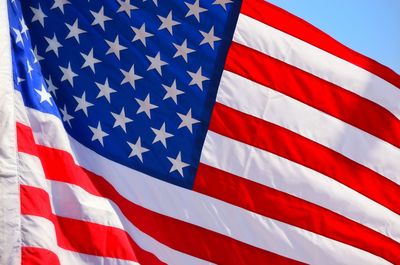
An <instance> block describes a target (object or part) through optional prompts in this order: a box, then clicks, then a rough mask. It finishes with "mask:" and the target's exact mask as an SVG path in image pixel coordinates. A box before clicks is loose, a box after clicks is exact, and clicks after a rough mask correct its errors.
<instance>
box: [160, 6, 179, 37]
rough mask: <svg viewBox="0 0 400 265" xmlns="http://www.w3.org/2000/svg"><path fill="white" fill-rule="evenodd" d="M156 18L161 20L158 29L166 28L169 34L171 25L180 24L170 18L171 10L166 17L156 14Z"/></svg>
mask: <svg viewBox="0 0 400 265" xmlns="http://www.w3.org/2000/svg"><path fill="white" fill-rule="evenodd" d="M158 18H159V19H160V20H161V26H160V27H159V28H158V30H162V29H167V30H168V31H169V33H171V35H172V27H173V26H176V25H179V24H181V23H179V22H177V21H174V20H173V19H172V11H170V12H169V14H168V16H167V17H162V16H158Z"/></svg>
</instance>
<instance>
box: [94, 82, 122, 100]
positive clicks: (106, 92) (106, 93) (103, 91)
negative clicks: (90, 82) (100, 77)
mask: <svg viewBox="0 0 400 265" xmlns="http://www.w3.org/2000/svg"><path fill="white" fill-rule="evenodd" d="M95 84H96V86H97V87H98V88H99V89H100V91H99V94H98V95H97V97H96V98H100V97H105V98H106V99H107V101H108V102H111V99H110V95H111V93H114V92H117V91H116V90H114V89H112V88H111V87H110V85H109V84H108V78H106V81H105V82H104V84H100V83H97V82H96V83H95Z"/></svg>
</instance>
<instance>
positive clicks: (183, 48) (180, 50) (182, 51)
mask: <svg viewBox="0 0 400 265" xmlns="http://www.w3.org/2000/svg"><path fill="white" fill-rule="evenodd" d="M173 44H174V46H175V48H176V53H175V55H174V58H175V57H178V56H182V57H183V59H184V60H185V61H186V62H187V61H188V53H192V52H194V51H195V50H193V49H190V48H188V47H187V40H184V41H183V42H182V44H181V45H178V44H175V43H173Z"/></svg>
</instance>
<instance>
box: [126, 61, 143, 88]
mask: <svg viewBox="0 0 400 265" xmlns="http://www.w3.org/2000/svg"><path fill="white" fill-rule="evenodd" d="M121 72H122V74H123V75H124V80H122V82H121V85H123V84H125V83H129V84H130V85H131V86H132V87H133V89H135V81H136V80H139V79H142V78H143V77H141V76H140V75H137V74H135V65H133V64H132V67H131V69H130V70H129V72H127V71H124V70H122V69H121Z"/></svg>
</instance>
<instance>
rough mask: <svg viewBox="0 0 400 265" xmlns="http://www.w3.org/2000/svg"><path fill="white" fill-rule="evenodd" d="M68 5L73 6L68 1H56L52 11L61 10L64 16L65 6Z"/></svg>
mask: <svg viewBox="0 0 400 265" xmlns="http://www.w3.org/2000/svg"><path fill="white" fill-rule="evenodd" d="M66 4H71V3H70V2H69V1H68V0H54V4H53V5H52V7H51V8H50V9H55V8H59V9H60V10H61V13H63V14H64V6H65V5H66Z"/></svg>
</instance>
